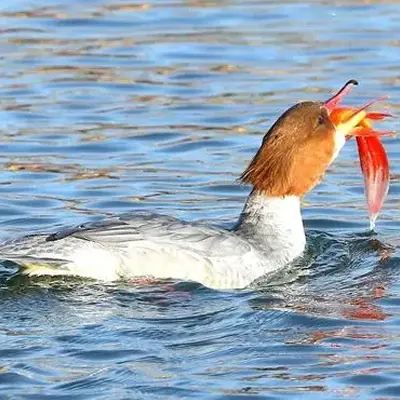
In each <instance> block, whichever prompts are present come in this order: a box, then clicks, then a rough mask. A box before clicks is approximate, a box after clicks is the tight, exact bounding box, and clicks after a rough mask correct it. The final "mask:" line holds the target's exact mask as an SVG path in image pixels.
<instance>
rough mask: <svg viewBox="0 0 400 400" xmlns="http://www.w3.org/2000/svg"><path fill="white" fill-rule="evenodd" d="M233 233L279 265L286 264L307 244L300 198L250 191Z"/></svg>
mask: <svg viewBox="0 0 400 400" xmlns="http://www.w3.org/2000/svg"><path fill="white" fill-rule="evenodd" d="M236 232H237V233H238V234H239V235H241V236H244V237H246V239H247V240H250V241H252V242H253V244H254V245H255V246H256V247H257V248H258V249H259V250H260V251H262V252H265V253H266V255H267V257H268V259H269V260H271V261H272V262H276V263H277V264H279V265H281V266H283V265H285V264H287V263H289V262H290V261H292V260H293V259H294V258H296V257H298V256H299V255H300V254H301V253H302V252H303V250H304V248H305V244H306V238H305V234H304V227H303V220H302V218H301V212H300V199H299V198H298V197H296V196H285V197H267V196H265V195H262V194H258V193H252V194H251V195H250V196H249V198H248V199H247V201H246V204H245V206H244V209H243V211H242V214H241V215H240V219H239V222H238V225H237V227H236Z"/></svg>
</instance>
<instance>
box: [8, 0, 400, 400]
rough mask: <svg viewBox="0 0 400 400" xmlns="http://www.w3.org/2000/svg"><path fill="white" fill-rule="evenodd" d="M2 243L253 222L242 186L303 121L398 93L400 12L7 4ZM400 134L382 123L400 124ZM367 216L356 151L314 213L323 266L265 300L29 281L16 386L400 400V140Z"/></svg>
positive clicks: (309, 221) (245, 294) (18, 291)
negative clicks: (75, 227)
mask: <svg viewBox="0 0 400 400" xmlns="http://www.w3.org/2000/svg"><path fill="white" fill-rule="evenodd" d="M0 13H1V16H2V17H3V21H2V25H1V33H2V38H3V43H2V57H1V58H0V63H1V68H0V83H1V89H0V90H1V96H0V98H1V103H0V124H1V131H2V140H1V142H0V162H1V164H2V175H1V178H0V187H1V191H2V196H1V200H0V217H1V223H2V231H1V235H0V237H1V238H3V239H4V238H9V237H11V236H16V235H19V234H23V233H26V232H33V231H36V230H43V229H45V230H48V229H53V228H54V227H59V226H63V225H70V224H75V223H80V222H82V221H83V220H87V219H91V218H97V217H99V216H102V215H109V214H112V213H123V212H128V211H134V210H153V211H157V212H162V213H167V214H173V215H177V216H179V217H182V218H185V219H189V220H197V219H202V220H212V221H213V222H217V223H220V224H225V225H227V226H229V225H231V224H232V223H234V221H235V218H236V217H237V215H238V213H239V212H240V209H241V206H242V203H243V200H244V198H245V196H246V195H247V192H248V189H247V188H246V187H242V186H240V185H238V184H236V183H235V180H236V179H237V177H238V176H239V174H240V172H241V171H242V170H243V169H244V167H245V165H246V163H247V162H248V161H249V159H250V158H251V156H252V155H253V154H254V152H255V150H256V148H257V147H258V145H259V143H260V139H261V137H262V134H263V132H265V130H266V129H267V127H268V126H269V125H270V124H271V122H273V120H274V119H275V118H276V117H277V116H278V115H279V114H280V113H281V112H282V111H283V110H284V109H285V108H287V107H288V106H289V105H291V104H293V103H294V102H296V101H299V100H321V99H325V98H327V97H328V96H329V95H330V94H331V92H332V91H334V90H335V89H337V88H338V87H339V86H340V85H341V84H342V83H343V82H344V81H346V80H347V79H349V78H357V79H358V80H359V81H360V83H361V85H360V86H359V87H358V88H357V89H356V90H354V93H353V95H352V96H351V97H349V99H348V104H361V103H363V102H364V101H366V100H367V99H370V98H372V97H375V96H378V95H381V94H385V93H387V94H389V95H390V98H389V100H388V101H387V102H386V106H387V108H388V110H390V111H391V112H393V113H397V114H398V113H399V111H400V106H399V104H400V96H399V82H400V76H399V73H398V56H399V44H400V43H399V40H398V39H397V36H396V35H397V34H396V32H397V27H398V26H399V23H400V7H399V5H398V4H397V3H396V2H394V1H383V2H382V1H379V2H377V1H369V2H362V1H346V2H344V1H342V2H340V1H339V2H335V3H331V2H324V1H319V0H316V1H313V2H308V3H304V2H302V3H299V2H292V1H285V2H277V1H269V2H263V1H259V0H253V1H248V2H246V3H245V4H243V2H238V1H233V0H226V1H222V0H221V1H218V2H212V1H151V2H148V3H140V2H136V1H131V2H128V1H122V0H121V1H93V0H90V1H85V2H78V1H70V2H67V3H65V4H62V3H60V4H57V3H54V2H52V1H35V2H29V1H27V0H19V1H11V0H7V1H5V2H3V3H2V4H1V6H0ZM398 127H399V123H398V121H397V120H392V121H387V122H385V123H384V124H382V128H384V129H385V128H387V129H395V130H398ZM385 143H386V147H387V150H388V153H389V157H390V160H391V170H392V171H391V172H392V184H391V189H390V193H389V196H388V200H387V202H386V206H385V209H384V211H383V212H382V214H381V216H380V219H379V221H378V225H377V227H378V232H379V233H378V235H377V236H376V237H374V236H371V235H368V234H366V233H365V232H366V228H367V226H368V220H367V213H366V210H365V202H364V198H363V188H362V179H361V176H360V172H359V166H358V161H357V156H356V152H355V147H354V145H353V144H352V143H350V144H348V145H347V146H346V148H345V149H344V150H343V151H342V153H341V155H340V158H339V160H337V161H336V162H335V164H334V165H333V166H332V167H331V168H330V170H329V172H328V174H327V176H326V177H325V179H324V181H323V183H322V184H321V185H319V186H318V187H317V188H316V189H315V190H314V191H313V192H312V193H311V194H310V195H308V196H307V197H306V199H305V201H304V216H305V219H306V225H307V227H308V228H309V249H308V251H307V254H306V256H305V259H304V260H303V263H302V264H301V265H298V266H295V267H293V268H291V269H287V270H285V271H282V272H281V273H280V274H279V275H277V276H276V277H275V278H274V280H273V281H271V282H270V283H269V284H267V285H265V284H264V285H263V286H262V287H260V288H259V289H258V290H255V291H240V292H233V293H221V292H216V291H212V290H208V289H205V288H202V287H200V286H199V285H196V284H189V283H175V284H172V286H171V285H167V286H162V287H160V286H148V287H135V286H133V285H131V284H128V283H118V284H115V285H101V284H96V283H93V282H87V281H81V280H61V281H60V280H59V279H54V278H46V279H41V280H38V281H34V280H29V279H25V278H22V277H20V276H14V277H12V273H13V270H10V269H9V266H7V265H4V266H1V274H2V275H1V283H0V293H1V301H2V306H3V307H2V312H1V314H0V316H1V317H0V318H1V323H0V326H1V327H2V328H1V329H0V343H1V346H0V347H1V349H0V390H1V393H3V395H6V396H11V397H12V396H14V397H15V396H22V395H23V396H24V398H40V399H43V398H46V396H47V398H61V397H62V396H64V397H65V398H85V399H87V398H110V397H111V396H112V397H114V398H121V399H122V398H144V397H148V398H182V397H183V398H187V397H192V396H193V397H195V396H197V397H201V398H202V397H213V398H218V397H222V396H225V397H228V398H229V397H234V396H237V395H241V396H244V397H259V398H264V399H282V398H289V397H290V398H296V399H297V398H306V399H327V398H346V397H347V398H357V397H358V398H363V399H367V398H395V397H400V386H399V384H398V374H399V367H398V365H399V332H400V329H399V305H400V286H399V283H398V282H399V272H398V270H399V266H400V262H399V255H398V250H397V249H398V247H399V245H400V240H399V233H398V232H399V227H400V223H399V220H400V214H399V200H398V199H399V193H400V185H399V180H400V179H399V177H400V169H399V160H400V142H399V139H396V138H388V139H385Z"/></svg>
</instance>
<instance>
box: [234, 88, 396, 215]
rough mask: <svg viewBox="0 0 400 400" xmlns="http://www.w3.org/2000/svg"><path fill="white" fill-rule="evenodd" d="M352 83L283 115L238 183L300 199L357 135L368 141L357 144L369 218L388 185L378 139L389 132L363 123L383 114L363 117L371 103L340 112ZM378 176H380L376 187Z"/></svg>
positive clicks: (273, 126)
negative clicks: (351, 138) (363, 144)
mask: <svg viewBox="0 0 400 400" xmlns="http://www.w3.org/2000/svg"><path fill="white" fill-rule="evenodd" d="M354 85H357V81H355V80H350V81H348V82H347V83H346V84H345V85H344V86H343V87H342V88H341V89H340V90H339V92H338V93H336V94H335V95H334V96H333V97H331V98H330V99H329V100H327V101H325V102H317V101H307V102H302V103H298V104H296V105H294V106H293V107H291V108H289V109H288V110H287V111H285V112H284V113H283V114H282V115H281V116H280V117H279V118H278V120H277V121H276V122H275V123H274V124H273V125H272V127H271V128H270V129H269V131H268V132H267V134H266V135H265V136H264V139H263V141H262V144H261V146H260V148H259V150H258V152H257V154H256V155H255V156H254V158H253V160H252V161H251V163H250V165H249V166H248V168H247V169H246V170H245V171H244V173H243V174H242V176H241V179H242V181H243V182H245V183H249V184H250V185H252V186H253V188H254V191H256V192H258V193H262V194H265V195H267V196H273V197H278V196H290V195H292V196H298V197H301V196H303V195H305V194H306V193H307V192H309V191H310V190H311V189H312V188H313V187H314V186H315V185H316V184H317V183H318V182H319V181H320V180H321V178H322V176H323V174H324V173H325V171H326V169H327V168H328V166H329V165H330V164H331V163H332V161H333V160H334V159H335V158H336V156H337V155H338V153H339V151H340V149H341V148H342V147H343V145H344V144H345V143H346V139H349V138H350V137H352V136H356V137H358V138H362V139H360V141H363V142H364V141H365V142H367V143H368V142H369V141H370V140H373V146H372V147H371V146H361V148H360V144H359V155H360V160H361V165H362V167H363V168H362V170H363V173H364V181H365V186H366V193H367V194H368V193H370V194H372V196H373V198H374V202H373V203H374V204H368V206H369V210H370V215H371V210H372V208H374V210H373V212H374V213H375V212H376V208H377V207H376V205H377V204H378V203H379V207H378V208H380V206H381V205H382V202H383V198H384V197H385V195H386V192H387V186H388V179H389V167H388V163H387V158H386V153H385V151H384V149H383V147H382V144H381V142H380V140H379V136H382V135H385V134H388V132H382V131H376V130H373V129H372V127H371V125H370V124H369V122H368V121H369V119H382V118H384V117H385V116H388V114H384V113H370V114H368V113H367V112H366V111H365V110H366V108H367V107H369V106H370V105H371V104H372V103H373V102H371V103H368V104H367V105H366V106H364V107H361V108H359V109H353V108H340V107H339V104H340V102H341V100H342V99H343V97H344V96H345V95H346V94H347V93H348V92H349V91H350V89H351V88H352V87H353V86H354ZM371 143H372V141H371ZM371 143H369V144H371ZM378 150H379V151H378ZM382 151H383V153H382ZM385 161H386V162H385ZM377 176H379V177H380V178H381V182H380V183H379V182H378V185H377V182H376V181H377V179H376V178H377ZM369 203H370V202H369ZM378 211H379V209H378Z"/></svg>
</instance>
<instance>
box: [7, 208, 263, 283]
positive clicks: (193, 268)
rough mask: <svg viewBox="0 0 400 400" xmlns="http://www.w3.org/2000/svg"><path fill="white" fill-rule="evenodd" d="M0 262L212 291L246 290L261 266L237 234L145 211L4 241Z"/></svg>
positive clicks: (48, 271) (42, 270) (52, 271)
mask: <svg viewBox="0 0 400 400" xmlns="http://www.w3.org/2000/svg"><path fill="white" fill-rule="evenodd" d="M0 258H1V259H7V260H11V261H14V262H16V263H18V264H20V265H22V266H23V267H25V271H26V272H27V273H28V274H32V275H33V274H35V275H43V274H51V275H55V274H58V275H64V274H65V275H78V276H85V277H91V278H96V279H104V280H116V279H119V278H132V277H139V276H153V277H156V278H175V279H182V280H193V281H198V282H201V283H203V284H204V285H206V286H210V287H215V288H233V287H244V286H247V285H248V284H249V283H251V281H252V280H254V279H256V278H257V277H258V276H259V275H260V272H259V270H260V268H261V265H260V264H261V258H260V255H259V254H258V252H257V250H256V249H255V248H253V246H252V245H251V244H250V243H249V242H248V241H247V240H245V239H244V238H242V237H241V236H239V235H237V234H236V233H235V232H232V231H227V230H225V229H221V228H217V227H212V226H206V225H203V224H200V223H189V222H184V221H181V220H179V219H177V218H173V217H169V216H165V215H157V214H148V213H140V214H135V215H122V216H118V217H112V218H108V219H105V220H101V221H99V222H92V223H88V224H83V225H79V226H77V227H75V228H72V229H65V230H61V231H59V232H56V233H52V234H47V235H32V236H26V237H24V238H21V239H17V240H14V241H10V242H7V243H4V244H3V245H2V246H1V248H0ZM264 267H265V266H264Z"/></svg>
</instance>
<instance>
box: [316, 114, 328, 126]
mask: <svg viewBox="0 0 400 400" xmlns="http://www.w3.org/2000/svg"><path fill="white" fill-rule="evenodd" d="M325 122H326V118H325V115H322V114H320V115H319V116H318V121H317V125H318V126H320V125H324V124H325Z"/></svg>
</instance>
